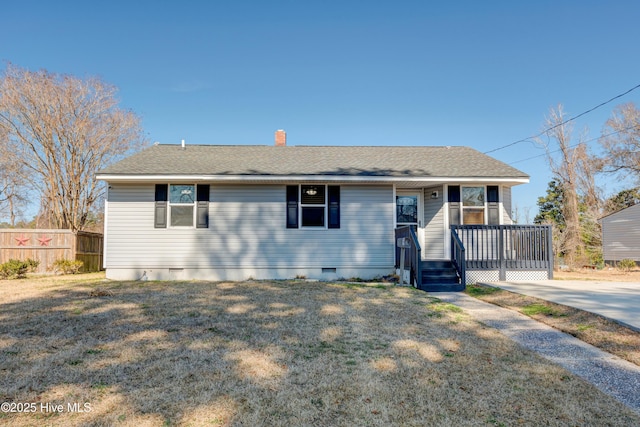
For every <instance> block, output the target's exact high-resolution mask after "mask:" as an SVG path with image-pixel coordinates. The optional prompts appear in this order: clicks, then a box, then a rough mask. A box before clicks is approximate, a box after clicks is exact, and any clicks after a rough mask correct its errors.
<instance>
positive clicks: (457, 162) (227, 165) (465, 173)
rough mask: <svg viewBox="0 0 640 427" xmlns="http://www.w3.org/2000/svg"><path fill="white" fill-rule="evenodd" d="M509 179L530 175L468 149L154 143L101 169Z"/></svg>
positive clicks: (117, 173)
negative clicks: (183, 146)
mask: <svg viewBox="0 0 640 427" xmlns="http://www.w3.org/2000/svg"><path fill="white" fill-rule="evenodd" d="M146 175H156V176H167V175H169V176H196V175H201V176H212V177H234V176H237V177H257V176H260V177H275V176H277V177H287V176H291V177H294V176H295V177H305V176H314V177H317V176H332V177H361V178H366V177H380V178H383V177H389V178H427V179H428V178H441V177H458V178H500V179H502V178H507V179H516V180H518V181H521V182H527V181H528V179H529V176H528V175H527V174H525V173H524V172H521V171H519V170H517V169H515V168H513V167H511V166H509V165H507V164H505V163H503V162H501V161H499V160H496V159H494V158H492V157H489V156H487V155H485V154H482V153H480V152H479V151H476V150H474V149H472V148H469V147H432V146H428V147H390V146H284V147H276V146H256V145H187V146H186V147H185V148H184V149H183V148H182V147H181V146H180V145H154V146H152V147H149V148H147V149H145V150H144V151H141V152H139V153H137V154H134V155H132V156H131V157H128V158H126V159H124V160H122V161H120V162H118V163H115V164H114V165H111V166H109V167H107V168H105V169H103V170H101V171H100V172H99V173H98V178H99V179H106V180H111V179H118V178H119V177H120V178H123V177H124V176H129V177H136V176H140V177H142V176H146Z"/></svg>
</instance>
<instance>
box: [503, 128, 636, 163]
mask: <svg viewBox="0 0 640 427" xmlns="http://www.w3.org/2000/svg"><path fill="white" fill-rule="evenodd" d="M631 129H640V125H633V126H629V127H628V128H624V129H620V130H618V131H615V132H611V133H607V134H605V135H600V136H598V137H595V138H592V139H589V140H587V141H580V142H577V143H575V144H573V145H570V146H569V148H576V147H577V146H578V145H580V144H589V143H590V142H593V141H597V140H599V139H600V138H606V137H607V136H611V135H616V134H619V133H621V132H625V131H628V130H631ZM558 151H561V149H560V148H559V149H557V150H553V151H549V152H547V153H544V154H538V155H537V156H531V157H527V158H526V159H521V160H516V161H515V162H511V163H509V165H515V164H516V163H522V162H526V161H527V160H533V159H537V158H539V157H544V156H547V155H549V154H553V153H557V152H558Z"/></svg>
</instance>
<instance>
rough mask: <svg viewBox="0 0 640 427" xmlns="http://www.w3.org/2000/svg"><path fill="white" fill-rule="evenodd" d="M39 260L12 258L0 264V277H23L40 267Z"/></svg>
mask: <svg viewBox="0 0 640 427" xmlns="http://www.w3.org/2000/svg"><path fill="white" fill-rule="evenodd" d="M38 264H40V262H39V261H36V260H34V259H31V258H28V259H26V260H24V261H21V260H19V259H10V260H9V261H7V262H5V263H4V264H0V279H23V278H25V277H27V273H31V272H33V271H35V269H36V268H38Z"/></svg>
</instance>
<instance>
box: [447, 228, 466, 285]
mask: <svg viewBox="0 0 640 427" xmlns="http://www.w3.org/2000/svg"><path fill="white" fill-rule="evenodd" d="M451 262H452V263H453V266H454V267H455V268H456V271H457V272H458V276H460V283H461V284H463V285H466V284H467V259H466V253H465V248H464V244H463V243H462V240H461V239H460V236H458V233H457V231H456V229H455V228H451Z"/></svg>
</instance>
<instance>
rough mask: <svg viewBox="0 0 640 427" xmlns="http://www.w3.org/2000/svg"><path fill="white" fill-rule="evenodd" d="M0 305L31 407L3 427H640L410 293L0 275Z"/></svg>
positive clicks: (5, 348) (560, 374)
mask: <svg viewBox="0 0 640 427" xmlns="http://www.w3.org/2000/svg"><path fill="white" fill-rule="evenodd" d="M0 301H2V302H1V303H0V319H2V321H1V322H0V394H2V396H1V397H2V399H1V400H2V401H3V402H8V403H10V404H12V405H13V407H15V408H16V409H18V403H23V404H25V403H26V404H29V405H31V404H33V405H34V406H33V407H32V406H28V407H25V406H24V405H22V406H21V407H20V408H22V411H21V412H17V411H14V412H11V411H9V412H6V411H5V412H4V413H0V424H6V425H12V426H27V425H29V426H30V425H64V426H80V425H82V426H94V425H95V426H101V425H123V426H146V425H154V426H155V425H214V426H215V425H218V426H223V425H336V426H343V425H344V426H358V425H407V426H422V425H460V426H471V425H473V426H476V425H492V426H493V425H611V426H635V425H640V416H639V415H638V414H635V413H633V412H632V411H630V410H629V409H628V408H627V407H625V406H624V405H622V404H621V403H619V402H617V401H616V400H614V399H613V398H611V397H610V396H607V395H605V394H603V393H602V392H600V391H599V390H597V389H596V388H595V387H593V386H592V385H590V384H588V383H586V382H585V381H583V380H581V379H580V378H578V377H576V376H574V375H572V374H571V373H569V372H568V371H566V370H564V369H562V368H560V367H558V366H556V365H550V364H549V362H548V361H547V360H545V359H542V358H541V357H539V356H538V355H537V354H535V353H533V352H529V351H525V350H523V349H521V348H520V347H519V346H518V345H516V344H515V343H514V342H512V341H511V340H509V339H507V338H505V337H504V336H502V335H501V334H500V333H498V332H497V331H496V330H494V329H492V328H488V327H485V326H483V325H482V324H480V323H478V322H476V321H475V320H473V319H472V318H470V317H469V316H467V315H466V314H465V313H464V312H463V311H462V310H461V309H460V308H458V307H456V306H453V305H451V304H446V303H443V302H441V301H439V300H438V299H437V298H433V297H431V296H430V295H428V294H426V293H424V292H421V291H417V290H414V289H412V288H401V287H394V286H392V285H380V284H375V285H368V284H327V283H310V282H306V281H288V282H254V281H250V282H243V283H232V282H222V283H210V282H185V283H161V282H104V281H103V280H102V279H100V277H99V276H90V277H88V278H87V277H85V279H84V281H83V279H82V278H81V277H80V278H74V280H70V281H63V280H57V279H54V278H41V279H32V280H25V281H11V282H8V281H4V282H0ZM25 408H28V409H29V410H28V411H25V410H24V409H25ZM32 408H34V409H35V410H33V411H31V409H32ZM59 408H62V410H60V411H58V410H57V409H59ZM81 409H82V411H81Z"/></svg>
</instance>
